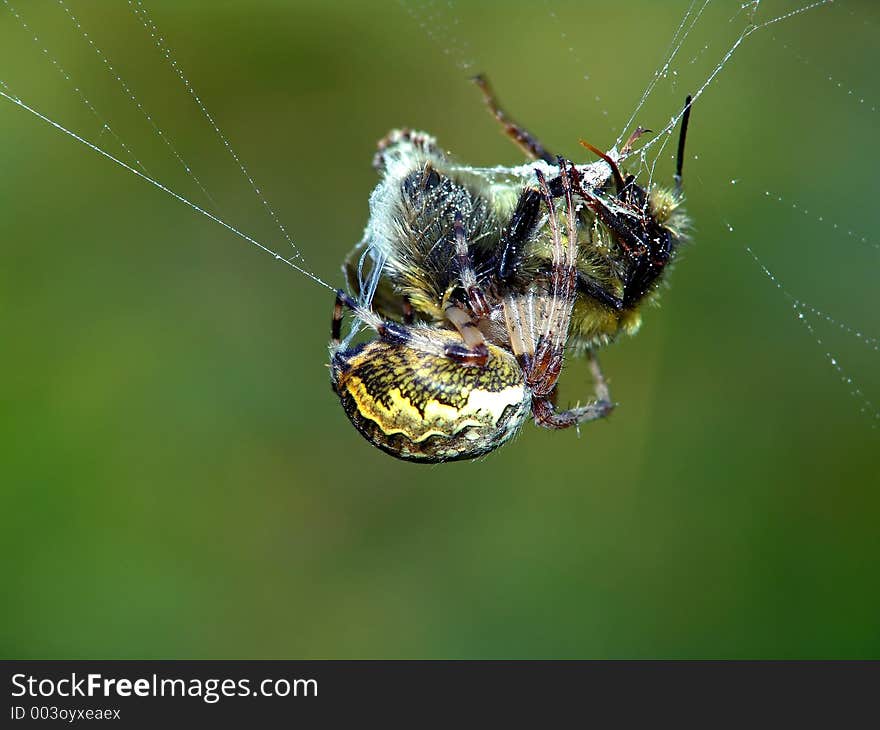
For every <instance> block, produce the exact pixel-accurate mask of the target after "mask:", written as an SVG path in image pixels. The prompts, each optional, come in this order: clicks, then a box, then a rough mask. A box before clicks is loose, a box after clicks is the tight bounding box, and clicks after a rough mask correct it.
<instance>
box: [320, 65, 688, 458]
mask: <svg viewBox="0 0 880 730" xmlns="http://www.w3.org/2000/svg"><path fill="white" fill-rule="evenodd" d="M476 81H477V83H478V85H479V86H480V88H481V90H482V92H483V95H484V98H485V100H486V102H487V105H488V107H489V109H490V111H491V112H492V113H493V115H494V116H495V117H496V119H497V120H498V121H499V122H500V123H501V124H502V125H503V128H504V131H505V132H506V134H507V135H508V136H509V137H511V139H513V141H514V142H515V143H516V144H517V145H518V146H519V147H520V148H521V149H522V150H523V151H524V152H525V154H526V155H527V156H528V157H529V158H530V159H531V160H532V162H531V163H529V164H526V165H523V166H521V167H518V168H491V169H477V168H471V167H467V166H464V165H460V164H458V163H456V162H455V161H454V160H453V159H451V158H450V157H449V156H447V154H446V153H445V152H443V151H442V150H441V149H440V147H439V146H438V145H437V142H436V140H435V139H434V138H433V137H431V136H430V135H428V134H426V133H423V132H414V131H410V130H395V131H392V132H391V133H390V134H389V135H388V136H387V137H385V138H384V139H383V140H381V141H380V142H379V149H378V152H377V153H376V156H375V158H374V167H375V168H376V170H377V171H378V172H379V175H380V182H379V184H378V186H377V187H376V189H375V190H374V191H373V193H372V195H371V197H370V219H369V222H368V225H367V227H366V230H365V234H364V238H363V240H362V241H361V242H360V243H359V244H358V245H357V246H355V249H354V250H353V251H352V252H351V254H349V256H348V258H347V259H346V262H345V265H344V267H343V271H344V273H345V275H346V278H347V282H348V288H349V291H350V292H351V293H347V292H345V291H343V290H339V291H338V292H337V296H336V303H335V306H334V312H333V319H332V324H331V344H330V373H331V384H332V387H333V390H334V391H335V392H336V394H337V395H338V396H339V398H340V400H341V402H342V406H343V409H344V410H345V412H346V414H347V415H348V417H349V419H350V420H351V422H352V423H353V424H354V426H355V427H356V428H357V429H358V431H359V432H360V433H361V434H362V435H363V436H364V437H365V438H366V439H367V440H368V441H369V442H370V443H372V444H373V445H375V446H377V447H378V448H380V449H382V450H383V451H385V452H387V453H389V454H391V455H392V456H395V457H397V458H400V459H404V460H408V461H415V462H422V463H435V462H442V461H454V460H459V459H473V458H477V457H479V456H481V455H483V454H486V453H488V452H489V451H492V450H494V449H496V448H498V447H499V446H501V445H502V444H504V443H506V442H508V441H509V440H510V439H511V438H512V437H513V436H514V435H515V434H516V433H517V431H518V430H519V429H520V427H521V426H522V425H523V424H524V423H525V422H526V420H527V419H528V418H529V416H530V415H531V417H532V418H533V419H534V421H535V423H536V424H537V425H539V426H542V427H545V428H552V429H562V428H568V427H571V426H576V425H578V424H581V423H585V422H587V421H592V420H596V419H599V418H603V417H605V416H607V415H608V414H609V413H610V412H611V411H612V409H613V407H614V406H613V403H612V401H611V397H610V394H609V391H608V386H607V383H606V381H605V378H604V376H603V375H602V371H601V369H600V367H599V363H598V360H597V358H596V354H595V351H596V349H597V348H599V347H601V346H603V345H605V344H607V343H609V342H611V341H613V340H614V339H615V338H617V337H618V336H620V335H622V334H633V333H635V332H636V331H637V330H638V328H639V325H640V323H641V314H640V309H641V307H642V305H643V304H644V303H645V302H646V301H648V300H650V299H652V298H653V297H654V296H655V294H656V291H657V285H658V284H659V282H660V281H661V279H662V277H663V275H664V273H665V272H666V271H667V269H668V268H669V265H670V264H671V263H672V261H673V260H674V258H675V253H676V250H677V248H678V246H679V244H680V243H681V242H682V241H683V240H684V238H685V235H686V228H687V219H686V216H685V214H684V212H683V210H682V208H681V201H682V194H681V173H682V166H683V160H684V144H685V138H686V133H687V124H688V117H689V112H690V104H691V98H690V97H688V99H687V101H686V103H685V109H684V112H683V114H682V123H681V130H680V135H679V146H678V158H677V164H676V172H675V184H674V186H673V187H672V188H664V187H661V186H658V185H649V186H648V187H647V188H644V187H641V186H640V185H638V184H637V182H636V181H635V178H634V177H633V176H632V175H627V176H624V174H623V173H622V172H621V170H620V168H619V166H618V160H620V159H622V157H625V155H626V154H628V153H629V152H630V151H631V148H632V145H633V143H634V142H635V141H636V139H637V138H638V137H639V135H641V134H642V133H643V132H645V131H646V130H643V129H641V128H639V129H637V130H636V131H635V132H634V133H633V135H631V137H630V139H629V140H628V141H627V143H626V144H625V145H624V147H623V148H622V150H620V151H618V150H616V149H612V150H611V151H609V152H608V153H603V152H601V151H600V150H598V149H597V148H595V147H593V146H592V145H589V144H587V143H582V144H584V146H585V147H587V148H588V149H590V150H591V151H592V152H593V153H594V154H596V155H597V156H598V157H599V158H600V159H599V161H597V162H594V163H591V164H583V165H576V164H574V163H572V162H571V161H569V160H566V159H563V158H561V157H556V156H554V155H551V154H550V153H549V152H548V151H547V149H546V148H545V147H544V146H543V144H542V143H541V142H539V141H538V140H537V138H535V137H534V136H533V135H532V134H531V133H529V132H528V131H527V130H525V129H524V128H523V127H521V126H519V125H518V124H516V123H515V122H513V121H512V120H511V119H510V118H509V117H508V116H507V114H506V113H505V112H504V110H503V109H502V108H501V106H500V105H499V104H498V102H497V100H496V98H495V96H494V94H493V93H492V90H491V88H490V87H489V85H488V83H487V82H486V81H485V79H483V78H480V77H478V78H477V79H476ZM346 311H350V312H351V313H352V314H353V316H354V319H355V323H356V326H355V327H353V328H352V332H351V334H349V336H348V337H346V338H345V339H343V338H342V332H341V330H342V320H343V317H344V314H345V312H346ZM360 324H363V325H364V326H366V327H367V328H369V329H371V330H373V331H374V332H375V333H376V338H375V339H373V340H371V341H368V342H361V343H358V344H353V337H354V336H355V333H356V331H357V328H358V326H359V325H360ZM567 353H568V354H576V355H582V356H585V357H587V358H588V360H589V364H590V369H591V373H592V376H593V381H594V391H595V393H594V398H593V399H592V400H591V402H589V403H587V404H586V405H583V406H579V407H576V408H571V409H568V410H558V409H557V407H556V405H555V404H556V400H557V380H558V378H559V375H560V372H561V370H562V365H563V360H564V357H565V355H566V354H567Z"/></svg>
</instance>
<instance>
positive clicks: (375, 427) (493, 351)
mask: <svg viewBox="0 0 880 730" xmlns="http://www.w3.org/2000/svg"><path fill="white" fill-rule="evenodd" d="M442 338H443V339H448V340H450V342H456V341H460V340H459V338H458V336H457V335H455V334H453V333H448V334H447V333H443V334H442ZM488 349H489V358H488V361H487V362H486V365H485V366H484V367H474V366H469V365H463V364H460V363H457V362H455V361H453V360H450V359H449V358H447V357H445V356H443V355H439V354H434V353H429V352H425V351H423V350H421V349H419V348H417V347H413V346H412V345H410V344H406V343H402V344H401V343H388V342H384V341H381V340H374V341H372V342H368V343H367V344H365V345H363V346H359V347H356V348H353V349H350V350H340V351H338V352H337V353H336V354H335V355H334V357H333V362H332V382H333V389H334V390H335V391H336V393H337V394H338V395H339V397H340V399H341V401H342V406H343V408H344V409H345V412H346V414H347V415H348V417H349V419H350V420H351V422H352V423H353V424H354V425H355V427H356V428H357V429H358V431H360V433H361V434H362V435H363V436H364V437H365V438H366V439H367V440H368V441H369V442H370V443H372V444H373V445H375V446H378V447H379V448H380V449H382V450H383V451H385V452H387V453H389V454H391V455H392V456H396V457H398V458H400V459H405V460H407V461H419V462H439V461H455V460H457V459H473V458H475V457H477V456H480V455H481V454H485V453H487V452H489V451H492V450H493V449H495V448H497V447H499V446H501V445H502V444H503V443H505V442H506V441H508V440H509V439H510V438H511V437H512V436H513V435H514V434H515V433H516V431H517V430H518V429H519V427H520V426H521V425H522V424H523V423H524V421H525V420H526V418H527V417H528V415H529V413H530V409H531V393H530V391H529V389H528V388H527V386H526V384H525V380H524V378H523V372H522V370H521V368H520V367H519V365H518V363H517V361H516V358H514V356H513V355H512V354H511V353H510V352H508V351H506V350H504V349H502V348H499V347H496V346H494V345H490V346H489V348H488Z"/></svg>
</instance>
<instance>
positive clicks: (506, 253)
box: [493, 188, 541, 281]
mask: <svg viewBox="0 0 880 730" xmlns="http://www.w3.org/2000/svg"><path fill="white" fill-rule="evenodd" d="M540 218H541V193H540V191H538V190H535V189H534V188H526V189H525V190H523V191H522V193H521V194H520V196H519V200H518V201H517V202H516V208H515V209H514V211H513V215H512V216H511V217H510V222H509V223H508V224H507V226H506V227H505V228H504V231H502V233H501V239H500V240H499V242H498V249H497V250H496V252H495V254H494V258H493V268H494V269H495V272H496V273H497V275H498V278H499V279H501V280H502V281H507V280H510V279H511V278H513V277H514V276H515V275H516V273H517V267H518V265H519V263H520V259H521V255H522V250H523V246H525V243H526V241H528V240H529V238H530V237H531V235H532V233H533V232H534V230H535V227H536V226H537V225H538V221H539V220H540Z"/></svg>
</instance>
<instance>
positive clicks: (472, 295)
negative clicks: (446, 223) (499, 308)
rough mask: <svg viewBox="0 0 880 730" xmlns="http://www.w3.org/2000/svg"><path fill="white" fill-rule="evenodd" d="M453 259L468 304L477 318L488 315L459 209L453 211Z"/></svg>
mask: <svg viewBox="0 0 880 730" xmlns="http://www.w3.org/2000/svg"><path fill="white" fill-rule="evenodd" d="M453 225H454V230H455V260H456V263H457V265H458V280H459V283H460V284H461V288H462V289H464V292H465V296H466V297H467V303H468V306H470V308H471V311H472V312H473V313H474V316H475V317H477V318H480V317H486V316H488V315H489V304H488V302H487V301H486V294H485V292H484V291H483V288H482V287H481V286H480V284H479V282H478V281H477V272H476V271H475V270H474V259H473V256H472V255H471V252H470V249H469V248H468V242H467V233H466V231H465V227H464V219H463V218H462V215H461V211H459V210H457V211H455V221H454V224H453Z"/></svg>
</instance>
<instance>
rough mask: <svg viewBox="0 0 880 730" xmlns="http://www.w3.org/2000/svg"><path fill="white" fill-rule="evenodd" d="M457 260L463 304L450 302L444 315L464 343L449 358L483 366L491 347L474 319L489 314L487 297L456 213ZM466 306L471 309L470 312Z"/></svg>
mask: <svg viewBox="0 0 880 730" xmlns="http://www.w3.org/2000/svg"><path fill="white" fill-rule="evenodd" d="M454 232H455V259H456V263H457V265H458V280H459V284H460V285H461V288H462V289H463V290H464V300H465V301H464V302H461V303H457V302H454V301H453V302H451V303H450V304H448V305H447V306H446V309H445V310H444V313H445V314H446V319H448V320H449V321H450V322H451V323H452V324H453V326H454V327H455V329H457V330H458V333H459V334H460V335H461V339H462V340H463V341H464V350H462V351H461V352H450V353H448V356H449V357H451V358H452V359H453V360H456V361H457V362H460V363H461V364H463V365H476V366H479V367H482V366H484V365H485V364H486V362H487V361H488V359H489V348H488V347H487V346H486V340H485V338H484V337H483V333H482V332H480V330H479V328H478V327H477V323H476V321H475V320H477V319H480V318H481V317H487V316H488V315H489V311H490V308H489V304H488V302H487V301H486V295H485V293H484V292H483V289H482V287H481V286H480V285H479V283H478V281H477V274H476V271H475V270H474V261H473V257H472V256H471V253H470V249H468V243H467V234H466V232H465V227H464V219H463V218H462V215H461V211H455V221H454ZM466 307H467V308H468V309H469V310H470V312H468V311H467V310H466Z"/></svg>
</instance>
